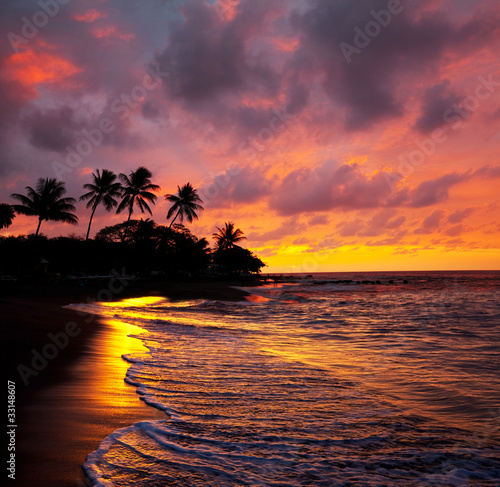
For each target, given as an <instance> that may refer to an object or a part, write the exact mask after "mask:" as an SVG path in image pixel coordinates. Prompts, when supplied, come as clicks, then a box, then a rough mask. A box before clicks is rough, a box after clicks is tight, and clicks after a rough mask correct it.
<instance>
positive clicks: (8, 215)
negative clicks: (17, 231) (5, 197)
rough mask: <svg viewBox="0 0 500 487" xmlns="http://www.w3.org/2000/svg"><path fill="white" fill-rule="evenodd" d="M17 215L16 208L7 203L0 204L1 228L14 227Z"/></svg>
mask: <svg viewBox="0 0 500 487" xmlns="http://www.w3.org/2000/svg"><path fill="white" fill-rule="evenodd" d="M15 216H16V214H15V213H14V208H12V206H11V205H9V204H7V203H0V228H8V227H10V226H11V225H12V220H14V218H15Z"/></svg>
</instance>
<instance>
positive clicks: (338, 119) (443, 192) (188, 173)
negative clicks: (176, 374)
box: [0, 0, 500, 272]
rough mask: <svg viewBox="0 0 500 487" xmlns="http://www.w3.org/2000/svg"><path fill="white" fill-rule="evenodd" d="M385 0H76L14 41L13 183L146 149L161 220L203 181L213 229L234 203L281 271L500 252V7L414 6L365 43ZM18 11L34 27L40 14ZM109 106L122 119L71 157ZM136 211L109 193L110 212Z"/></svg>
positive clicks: (201, 232)
mask: <svg viewBox="0 0 500 487" xmlns="http://www.w3.org/2000/svg"><path fill="white" fill-rule="evenodd" d="M382 3H383V2H382ZM382 3H380V2H379V3H377V2H375V1H373V2H370V1H368V2H366V8H362V7H360V6H359V5H358V6H357V7H355V6H348V7H345V8H346V9H347V10H349V11H341V9H340V6H339V5H340V4H338V5H337V4H336V3H335V2H334V3H333V4H332V6H331V9H327V8H326V7H325V5H326V3H325V2H322V1H320V0H318V1H317V2H304V1H300V0H293V1H290V2H282V1H276V2H269V3H267V4H266V5H265V6H263V5H260V4H259V6H257V3H255V2H254V3H252V2H251V1H248V0H241V1H237V0H235V1H231V2H229V1H222V0H219V2H215V4H214V2H203V1H201V2H189V1H185V2H184V1H182V2H178V3H176V4H175V5H173V4H168V5H164V6H163V7H159V6H154V7H153V6H152V5H149V4H148V5H146V4H141V5H139V4H138V5H137V6H136V7H134V9H125V8H124V7H123V5H122V4H121V3H119V2H117V1H113V0H106V1H97V0H95V1H90V2H88V5H87V4H86V10H81V9H79V7H78V6H77V5H72V4H68V5H66V6H61V11H60V13H59V14H58V15H57V16H55V17H54V18H53V19H50V20H49V21H48V23H47V25H46V26H44V27H40V28H39V29H38V31H39V32H38V33H37V34H36V36H33V38H30V39H28V38H25V39H24V41H19V38H13V37H12V38H9V41H10V42H7V43H6V44H5V45H4V47H3V48H2V50H1V51H0V56H1V57H0V63H1V66H2V74H1V75H0V84H1V86H2V87H3V93H4V95H3V96H4V98H5V99H6V100H7V105H6V107H5V109H4V110H3V112H2V117H3V119H2V120H3V122H2V123H3V125H2V127H4V129H3V132H2V135H1V136H2V137H3V139H2V140H3V145H4V146H5V151H4V155H3V158H2V160H1V170H2V173H1V174H2V186H1V187H0V190H1V196H0V197H1V200H2V201H9V195H10V193H12V192H22V191H23V188H24V186H26V185H34V184H35V182H36V179H37V178H38V177H58V178H59V179H62V180H64V181H65V182H66V185H67V188H68V194H69V195H70V196H74V197H77V198H78V196H80V195H81V194H82V193H83V191H82V184H84V183H86V182H88V175H89V174H90V173H91V172H92V171H93V170H94V169H96V168H108V169H111V170H113V171H115V172H116V173H119V172H127V173H128V172H130V171H132V170H134V169H136V168H137V167H139V166H140V165H144V166H146V167H148V168H149V169H150V170H151V171H152V172H153V180H154V181H153V182H155V183H157V184H159V185H160V186H161V188H162V189H161V191H160V192H159V199H158V201H157V204H156V206H155V207H154V212H153V218H154V220H155V221H156V222H157V223H161V224H165V223H166V218H165V215H166V213H167V211H168V204H167V202H165V200H164V198H163V195H164V194H165V193H171V192H175V190H176V187H177V185H182V184H185V183H187V182H188V181H189V182H191V183H192V184H193V185H194V186H195V187H196V188H198V190H199V193H200V196H201V198H202V199H203V201H204V206H205V211H204V212H202V213H201V214H200V219H199V220H198V221H196V222H195V223H194V224H192V225H190V226H189V227H190V229H191V230H192V231H193V233H194V234H195V235H197V236H199V237H207V238H209V240H210V236H211V235H212V233H213V232H214V230H215V227H216V226H221V225H222V224H223V223H224V222H225V221H234V222H235V224H236V225H237V227H239V228H241V229H242V230H243V231H244V233H245V235H246V236H247V237H248V240H246V241H245V246H247V247H248V248H250V249H252V250H254V251H255V252H256V253H257V255H259V256H260V257H261V258H262V260H263V261H265V262H266V263H268V264H269V267H268V268H266V269H265V272H267V271H268V272H300V271H304V272H314V271H336V270H338V271H349V270H384V269H387V270H390V269H394V270H412V269H499V268H500V241H499V237H498V235H499V230H500V226H499V225H500V224H499V223H498V220H499V218H498V217H499V211H500V210H499V208H498V189H497V188H498V184H499V179H500V166H499V162H498V156H499V152H500V151H499V148H500V131H499V122H500V112H499V110H498V106H500V90H499V87H500V69H499V65H498V56H497V53H498V40H499V37H500V36H499V29H498V25H499V24H498V22H495V21H493V19H498V18H499V17H500V7H499V5H498V3H497V2H494V1H488V0H486V1H481V2H471V3H467V4H466V3H463V2H460V5H459V4H457V3H456V2H452V1H445V2H442V1H437V0H436V1H434V0H429V1H426V2H413V3H412V4H411V5H409V4H405V6H404V9H402V10H401V12H398V13H397V14H394V15H392V17H391V21H390V23H389V24H388V25H387V26H386V27H384V28H383V29H381V31H380V34H378V35H377V36H374V37H373V38H370V39H369V44H368V45H367V46H366V47H363V48H359V47H357V48H356V46H355V40H354V34H355V30H354V29H355V27H359V28H360V29H363V28H364V26H365V24H366V23H367V22H368V21H369V20H370V19H371V17H370V15H371V14H370V10H371V9H375V10H377V9H378V10H380V9H383V8H385V5H383V4H382ZM211 4H213V5H211ZM2 9H3V10H4V15H3V16H2V24H3V25H4V26H5V27H6V29H5V30H6V32H12V33H15V34H16V35H18V36H22V35H23V31H22V27H23V24H22V22H21V20H20V19H21V17H23V15H25V16H26V17H27V18H28V19H31V18H32V17H33V15H34V13H35V12H31V11H30V12H24V13H23V14H22V13H21V11H20V10H12V11H10V10H9V7H7V6H3V7H2ZM378 10H377V11H378ZM424 13H425V15H424ZM329 16H331V18H330V17H329ZM419 22H420V23H419ZM424 24H425V25H424ZM342 43H344V44H342ZM345 43H347V44H349V45H351V46H354V47H355V48H356V49H355V50H354V51H352V52H351V53H350V54H349V55H346V54H345V45H346V44H345ZM342 45H344V48H342V47H341V46H342ZM342 49H344V51H343V50H342ZM358 51H359V52H358ZM152 74H153V77H151V76H152ZM103 118H108V119H110V120H111V121H112V122H113V127H114V128H113V131H112V132H111V133H110V134H106V135H105V136H104V137H103V141H102V142H100V143H98V144H97V145H96V146H95V147H94V148H93V149H92V151H91V153H90V154H89V155H87V156H84V157H82V160H81V162H79V163H78V164H76V165H75V166H70V165H68V164H67V163H66V159H67V155H68V151H69V150H76V148H77V147H78V143H79V142H81V141H82V140H85V138H86V137H87V139H88V136H86V135H85V134H86V133H87V134H88V133H89V131H92V130H95V129H96V128H98V127H99V122H100V120H102V119H103ZM54 162H57V163H58V164H59V166H58V167H59V168H60V167H61V165H62V166H63V167H64V168H65V170H63V171H62V172H61V171H60V170H59V171H56V170H55V169H54ZM77 209H78V216H79V218H80V225H79V226H78V227H75V228H72V227H66V226H63V225H61V224H53V223H52V222H45V223H44V225H43V228H42V231H43V232H44V233H46V234H47V235H51V236H55V235H60V234H68V233H73V232H75V233H77V234H84V232H85V228H86V223H87V221H88V216H89V215H88V212H87V211H86V210H85V208H84V206H83V205H82V204H79V205H78V206H77ZM134 216H136V217H140V216H142V215H139V214H134ZM122 220H123V216H122V215H113V214H107V213H106V212H104V210H102V209H99V210H98V212H97V213H96V217H95V220H94V221H95V223H94V224H93V229H94V230H95V231H97V230H98V229H99V228H100V227H102V226H104V225H110V224H114V223H118V222H121V221H122ZM35 223H36V222H34V220H33V219H32V218H27V217H17V218H16V220H15V222H14V224H13V225H12V226H11V227H10V228H9V229H4V230H3V231H2V234H3V235H8V234H18V233H29V232H32V231H34V228H35Z"/></svg>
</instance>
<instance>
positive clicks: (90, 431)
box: [23, 303, 166, 485]
mask: <svg viewBox="0 0 500 487" xmlns="http://www.w3.org/2000/svg"><path fill="white" fill-rule="evenodd" d="M116 304H117V303H113V305H115V306H116ZM102 322H103V325H102V327H101V328H100V329H99V330H98V331H97V333H96V334H95V335H94V336H92V337H91V338H90V340H89V342H88V345H87V349H86V350H85V351H84V352H83V353H82V355H81V356H80V357H79V358H78V360H77V361H76V362H75V363H74V364H72V365H71V366H70V368H69V369H68V374H67V376H66V377H65V379H64V380H63V381H61V382H59V383H57V384H55V385H54V386H52V387H49V388H47V389H44V390H43V393H42V394H40V395H39V397H38V398H37V401H36V402H34V403H33V404H31V405H30V406H29V407H27V408H26V413H27V414H26V417H25V418H24V420H23V432H26V433H24V434H28V433H27V432H29V435H30V441H29V442H26V444H25V445H23V450H24V453H25V454H26V457H27V458H30V466H31V467H32V469H28V468H26V467H25V468H24V469H23V470H24V471H23V477H24V478H23V481H25V484H23V485H75V483H76V482H75V479H76V480H78V479H80V482H82V481H83V477H82V473H81V468H80V466H81V465H82V464H83V463H84V461H85V458H86V456H87V454H89V453H90V452H91V451H93V450H95V449H97V447H98V446H99V443H100V442H101V441H102V440H103V439H104V438H105V437H106V436H107V435H109V434H110V433H112V432H113V431H114V430H115V429H118V428H123V427H125V426H130V425H132V424H133V423H135V422H137V421H143V420H158V419H165V418H166V416H165V413H163V412H162V411H159V410H157V409H155V408H152V407H150V406H147V405H146V404H145V403H144V402H143V401H141V400H140V396H139V395H138V394H137V392H136V387H135V386H131V385H128V384H127V383H126V382H125V381H124V378H125V376H126V372H127V370H128V368H129V367H130V366H131V364H130V363H129V362H126V361H125V360H124V359H122V355H123V354H137V353H140V354H142V353H144V352H147V349H146V348H145V347H144V346H143V345H142V342H141V340H139V339H137V338H133V337H130V336H128V335H130V334H135V335H138V334H140V333H146V331H145V330H143V329H142V328H139V327H137V326H134V325H131V324H128V323H123V322H120V321H117V320H115V319H102ZM49 367H50V366H49ZM49 367H47V369H48V370H47V371H44V372H45V373H50V369H49ZM48 464H50V465H53V466H54V468H53V469H51V470H50V471H49V472H47V473H46V478H45V479H44V482H45V483H43V482H42V484H40V483H39V481H38V479H37V478H36V472H40V471H43V469H44V466H45V465H48ZM45 470H47V469H45Z"/></svg>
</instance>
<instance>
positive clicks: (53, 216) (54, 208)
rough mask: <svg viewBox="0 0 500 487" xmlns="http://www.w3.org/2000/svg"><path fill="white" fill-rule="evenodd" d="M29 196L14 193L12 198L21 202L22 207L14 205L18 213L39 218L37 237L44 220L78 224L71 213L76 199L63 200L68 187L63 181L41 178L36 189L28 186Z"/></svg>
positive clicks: (75, 217) (76, 218)
mask: <svg viewBox="0 0 500 487" xmlns="http://www.w3.org/2000/svg"><path fill="white" fill-rule="evenodd" d="M26 190H27V196H25V195H23V194H18V193H14V194H11V197H12V198H14V199H16V200H18V201H20V202H21V203H22V204H20V205H12V208H14V210H15V211H16V212H17V213H20V214H22V215H28V216H38V227H37V229H36V233H35V236H38V232H39V231H40V225H41V224H42V222H43V221H44V220H52V221H56V222H64V223H71V224H72V225H77V224H78V217H77V216H76V215H74V214H73V213H71V212H72V211H75V206H74V204H73V203H76V200H75V198H63V196H64V195H65V194H66V187H65V184H64V182H63V181H57V179H55V178H52V179H49V178H46V179H43V178H39V179H38V181H37V183H36V189H33V188H32V187H31V186H26Z"/></svg>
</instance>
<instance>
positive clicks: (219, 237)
mask: <svg viewBox="0 0 500 487" xmlns="http://www.w3.org/2000/svg"><path fill="white" fill-rule="evenodd" d="M224 225H225V226H224V228H219V227H216V228H217V230H218V232H217V233H214V234H213V235H212V237H213V239H214V240H215V242H216V244H217V250H226V249H230V248H232V247H234V246H235V244H236V242H240V241H241V240H244V239H246V237H244V236H243V232H242V231H241V230H240V229H239V228H236V229H235V228H234V223H231V222H227V223H224Z"/></svg>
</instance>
